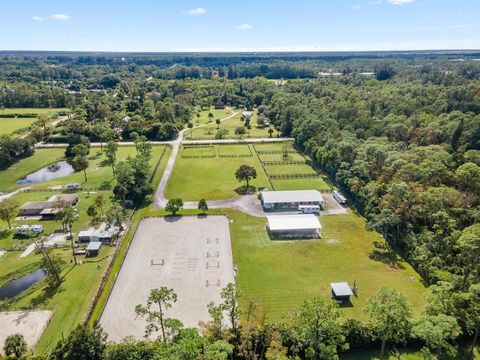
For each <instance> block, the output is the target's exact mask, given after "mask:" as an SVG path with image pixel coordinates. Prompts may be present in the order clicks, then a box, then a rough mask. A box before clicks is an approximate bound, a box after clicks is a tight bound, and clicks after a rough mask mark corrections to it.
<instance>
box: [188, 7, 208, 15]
mask: <svg viewBox="0 0 480 360" xmlns="http://www.w3.org/2000/svg"><path fill="white" fill-rule="evenodd" d="M206 12H207V10H205V9H204V8H201V7H199V8H195V9H190V10H188V11H187V15H190V16H199V15H203V14H205V13H206Z"/></svg>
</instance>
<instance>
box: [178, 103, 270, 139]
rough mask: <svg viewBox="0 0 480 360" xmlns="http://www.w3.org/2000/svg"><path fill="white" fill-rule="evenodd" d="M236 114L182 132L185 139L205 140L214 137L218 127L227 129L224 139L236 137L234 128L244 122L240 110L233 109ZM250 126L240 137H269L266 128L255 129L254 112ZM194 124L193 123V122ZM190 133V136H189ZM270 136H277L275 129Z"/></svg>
mask: <svg viewBox="0 0 480 360" xmlns="http://www.w3.org/2000/svg"><path fill="white" fill-rule="evenodd" d="M235 112H237V114H236V115H235V116H233V117H232V118H230V119H228V120H225V121H222V123H221V124H219V125H217V124H216V123H215V121H213V123H211V124H208V125H206V126H202V127H200V128H197V129H193V131H192V132H190V131H187V132H185V134H184V137H185V139H187V140H207V139H215V134H216V133H217V131H218V129H226V130H228V134H227V135H226V136H225V138H226V139H238V138H239V136H238V135H235V129H236V128H237V127H243V126H244V122H242V121H241V120H240V118H241V116H242V110H235ZM250 124H251V125H252V128H251V129H250V130H248V129H246V134H245V135H242V138H243V139H245V138H267V137H269V136H270V135H269V133H268V128H262V129H257V128H256V127H255V125H257V115H256V113H254V116H253V117H252V120H251V121H250ZM194 125H195V124H194ZM191 134H192V136H191ZM272 136H277V131H276V130H275V132H274V133H273V135H272Z"/></svg>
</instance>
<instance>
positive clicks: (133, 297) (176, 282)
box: [100, 216, 235, 342]
mask: <svg viewBox="0 0 480 360" xmlns="http://www.w3.org/2000/svg"><path fill="white" fill-rule="evenodd" d="M234 281H235V276H234V269H233V260H232V249H231V242H230V230H229V222H228V219H227V218H226V217H224V216H206V217H195V216H185V217H178V216H177V217H158V218H148V219H144V220H142V221H141V222H140V223H139V225H138V228H137V231H136V233H135V236H134V238H133V240H132V243H131V245H130V248H129V250H128V253H127V255H126V257H125V261H124V263H123V265H122V268H121V270H120V272H119V274H118V276H117V279H116V282H115V285H114V287H113V289H112V292H111V294H110V297H109V299H108V301H107V304H106V306H105V309H104V311H103V314H102V316H101V319H100V323H101V325H102V326H103V328H104V329H105V331H106V333H107V334H108V335H109V339H110V340H113V341H117V342H118V341H120V340H122V339H124V338H125V337H127V336H133V337H135V338H142V337H143V336H144V330H145V325H146V322H145V320H143V319H136V314H135V306H136V305H137V304H145V303H146V301H147V297H148V295H149V293H150V290H151V289H153V288H160V287H162V286H166V287H168V288H172V289H174V291H175V292H176V294H177V296H178V300H177V302H176V303H175V304H173V306H172V307H171V308H170V309H168V310H167V312H166V313H167V316H168V317H171V318H176V319H178V320H180V321H181V322H182V323H183V324H184V326H185V327H198V323H199V321H208V320H209V314H208V311H207V305H208V304H209V303H210V302H211V301H213V302H215V303H219V302H221V297H220V292H221V290H222V289H223V288H224V287H225V286H226V285H227V284H228V283H231V282H234ZM157 336H158V334H157Z"/></svg>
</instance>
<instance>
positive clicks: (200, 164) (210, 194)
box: [165, 150, 269, 201]
mask: <svg viewBox="0 0 480 360" xmlns="http://www.w3.org/2000/svg"><path fill="white" fill-rule="evenodd" d="M238 151H240V150H238ZM242 151H243V150H242ZM233 153H234V154H235V152H233ZM240 153H241V152H238V154H240ZM240 165H249V166H253V167H254V168H255V169H256V170H257V178H256V179H254V180H252V181H251V182H250V183H251V185H253V186H256V187H268V186H269V182H268V179H267V176H266V175H265V172H264V171H263V169H262V166H261V164H260V162H259V161H258V159H257V158H256V157H254V156H253V157H247V158H219V157H216V158H201V159H199V158H194V159H187V158H182V157H181V156H178V157H177V159H176V161H175V167H174V169H173V173H172V176H171V177H170V180H169V181H168V184H167V188H166V191H165V196H166V197H167V198H177V197H179V198H182V199H183V200H190V201H194V200H200V199H202V198H204V199H207V200H219V199H229V198H234V197H238V196H239V194H238V193H237V192H236V191H235V189H237V188H239V187H240V186H242V185H244V183H240V182H238V181H237V179H236V178H235V171H236V170H237V169H238V167H239V166H240Z"/></svg>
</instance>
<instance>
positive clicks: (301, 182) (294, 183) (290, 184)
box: [272, 177, 331, 192]
mask: <svg viewBox="0 0 480 360" xmlns="http://www.w3.org/2000/svg"><path fill="white" fill-rule="evenodd" d="M272 184H273V186H274V187H275V190H311V189H314V190H318V191H320V192H330V191H331V187H330V185H328V184H327V182H326V181H325V180H324V179H323V178H321V177H318V178H314V179H281V180H272Z"/></svg>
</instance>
